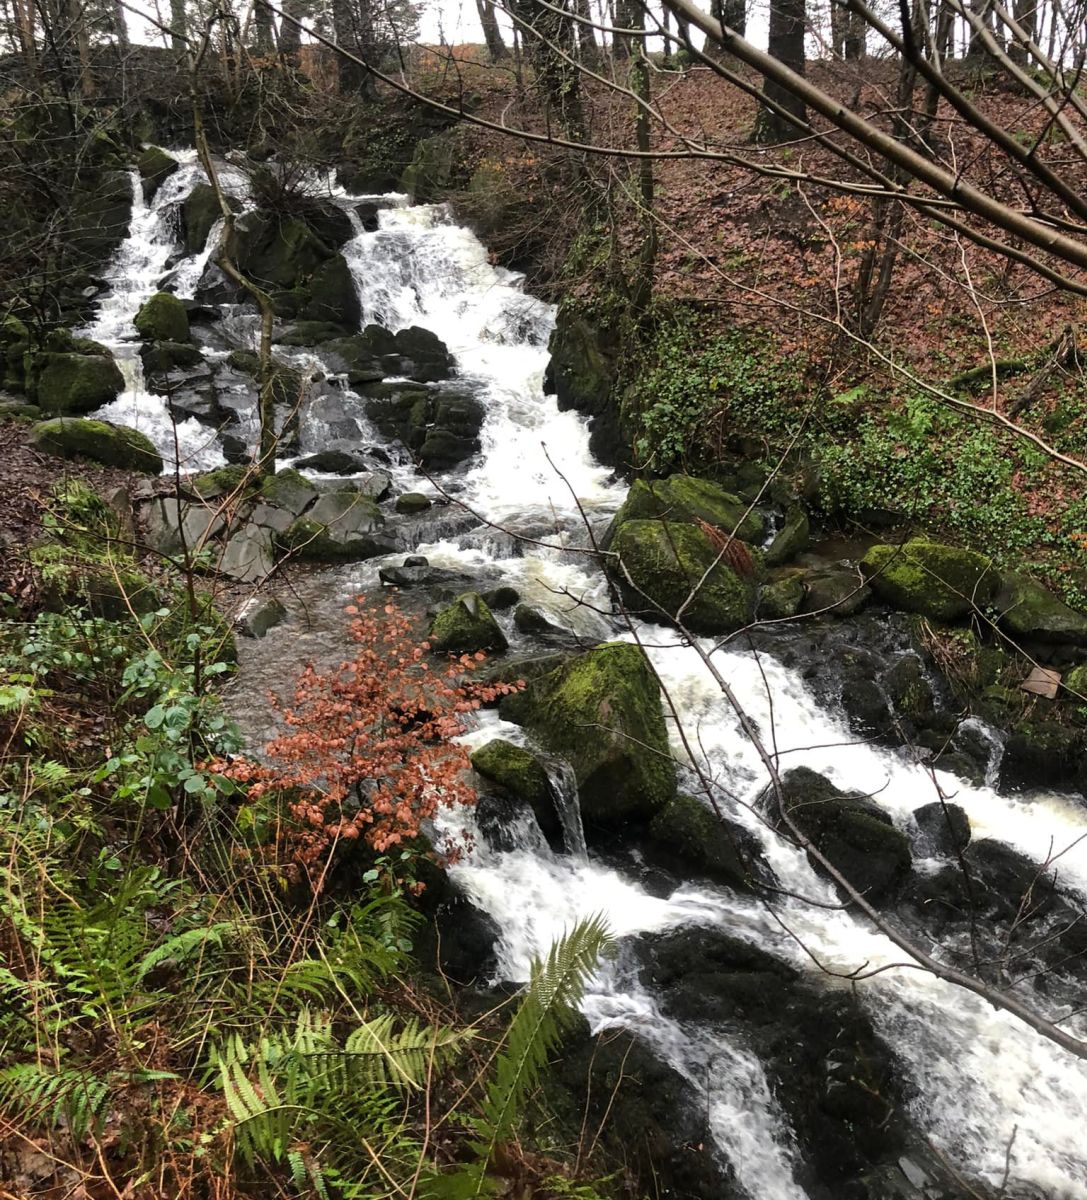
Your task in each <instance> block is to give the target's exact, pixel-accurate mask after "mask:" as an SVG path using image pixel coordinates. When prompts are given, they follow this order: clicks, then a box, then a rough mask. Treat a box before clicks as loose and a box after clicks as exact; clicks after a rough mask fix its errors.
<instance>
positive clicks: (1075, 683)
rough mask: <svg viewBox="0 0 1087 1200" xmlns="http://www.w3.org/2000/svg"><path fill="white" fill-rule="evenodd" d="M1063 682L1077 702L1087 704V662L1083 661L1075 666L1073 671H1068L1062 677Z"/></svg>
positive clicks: (1066, 689)
mask: <svg viewBox="0 0 1087 1200" xmlns="http://www.w3.org/2000/svg"><path fill="white" fill-rule="evenodd" d="M1061 684H1062V685H1063V687H1064V689H1065V691H1066V692H1067V693H1068V694H1069V695H1070V696H1072V697H1073V698H1074V699H1075V700H1076V702H1077V703H1079V704H1087V663H1081V664H1080V665H1079V666H1078V667H1073V668H1072V669H1071V671H1066V672H1065V674H1064V676H1063V677H1062V679H1061ZM1080 697H1083V699H1080Z"/></svg>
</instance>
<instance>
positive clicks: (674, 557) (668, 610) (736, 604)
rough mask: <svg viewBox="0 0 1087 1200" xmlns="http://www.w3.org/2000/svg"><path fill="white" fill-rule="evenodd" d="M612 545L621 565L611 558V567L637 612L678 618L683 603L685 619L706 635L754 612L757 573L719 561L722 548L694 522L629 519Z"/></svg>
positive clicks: (725, 629)
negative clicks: (743, 572)
mask: <svg viewBox="0 0 1087 1200" xmlns="http://www.w3.org/2000/svg"><path fill="white" fill-rule="evenodd" d="M611 549H612V551H613V552H614V553H615V554H616V555H618V557H619V562H621V564H622V569H620V567H619V565H618V563H616V562H615V561H614V560H609V564H608V570H609V573H610V574H611V577H612V578H613V579H614V580H615V582H616V583H617V584H618V587H619V590H620V592H621V594H622V597H623V601H624V603H625V604H626V605H627V607H628V608H629V609H630V610H631V611H632V612H636V613H640V614H643V615H646V616H647V617H649V618H650V619H652V620H656V621H661V620H665V619H669V618H672V619H674V618H675V616H676V614H677V613H678V612H679V610H680V609H681V608H683V613H682V617H681V620H682V622H683V624H684V625H685V626H686V627H687V628H689V629H691V630H693V631H694V632H695V633H707V634H714V633H727V632H729V631H731V630H734V629H739V628H741V627H742V626H744V625H746V624H748V623H749V622H750V621H751V619H752V617H753V615H754V606H755V594H756V577H755V576H752V577H750V578H749V577H741V576H740V575H738V574H737V573H736V572H735V571H734V570H733V569H732V568H731V567H730V566H728V565H727V564H726V563H724V562H717V558H718V551H717V549H716V548H715V546H714V545H713V543H712V542H711V541H710V540H709V538H708V537H707V536H706V535H705V534H704V533H703V532H702V531H701V530H700V529H698V528H697V527H695V526H694V525H673V524H671V523H666V522H664V521H627V522H625V523H624V524H623V525H622V526H621V527H620V529H619V532H618V533H617V534H616V535H615V538H614V539H613V541H612V543H611ZM756 561H757V560H756ZM756 574H757V568H756ZM628 575H629V577H630V582H628V580H627V576H628ZM696 588H697V591H696V592H695V596H694V599H693V600H691V602H690V603H689V604H687V600H688V597H690V595H691V593H692V591H695V589H696ZM647 598H648V602H647ZM649 602H651V603H649ZM654 605H656V606H659V607H653V606H654ZM684 605H686V607H683V606H684ZM662 609H663V613H662V612H661V611H660V610H662Z"/></svg>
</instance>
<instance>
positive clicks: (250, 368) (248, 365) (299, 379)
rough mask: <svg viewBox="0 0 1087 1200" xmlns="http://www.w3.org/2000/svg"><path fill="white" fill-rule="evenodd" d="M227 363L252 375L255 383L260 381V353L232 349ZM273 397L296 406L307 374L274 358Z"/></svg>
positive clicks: (303, 390)
mask: <svg viewBox="0 0 1087 1200" xmlns="http://www.w3.org/2000/svg"><path fill="white" fill-rule="evenodd" d="M226 361H227V365H228V366H231V367H233V368H234V369H235V370H236V371H243V372H244V373H245V374H246V375H251V376H252V377H253V381H254V382H255V383H259V382H260V355H259V354H257V353H256V351H254V350H232V351H231V352H230V353H229V354H228V355H227V359H226ZM271 388H272V399H273V401H274V402H275V403H276V404H282V405H286V406H287V407H289V408H292V409H293V408H294V407H296V406H297V405H298V404H299V403H300V402H301V400H302V398H303V395H304V393H305V389H306V379H305V376H304V375H303V374H302V372H301V371H299V370H298V369H297V368H295V367H292V366H290V365H289V364H288V363H285V362H283V361H282V359H278V358H275V357H273V358H272V378H271Z"/></svg>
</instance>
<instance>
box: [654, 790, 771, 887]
mask: <svg viewBox="0 0 1087 1200" xmlns="http://www.w3.org/2000/svg"><path fill="white" fill-rule="evenodd" d="M649 836H650V837H651V838H652V839H653V840H654V841H655V842H657V843H658V844H659V845H661V846H663V847H664V848H665V849H667V850H669V851H670V852H671V853H673V854H676V855H678V856H679V857H680V858H682V859H684V860H685V861H687V862H689V863H691V864H692V865H694V866H695V867H697V868H698V869H699V870H701V871H704V872H705V873H706V874H707V875H708V876H709V877H710V878H711V879H716V880H717V881H719V882H721V883H724V884H727V885H729V886H730V887H737V888H743V889H745V890H746V889H749V888H750V887H751V885H752V878H751V873H750V871H749V870H748V866H747V862H746V859H745V856H744V854H743V852H742V849H741V847H740V844H739V843H738V841H737V840H736V838H735V836H734V835H733V832H732V831H731V830H730V829H729V827H728V826H727V825H726V824H725V823H724V822H723V821H722V820H721V819H720V817H718V816H717V815H716V813H713V812H711V811H710V809H709V808H707V807H706V805H704V804H702V803H701V802H700V801H698V800H696V799H695V798H694V797H693V796H687V795H684V794H683V793H680V794H679V795H678V796H676V797H675V798H674V799H673V800H670V801H669V802H668V803H667V804H666V805H665V806H664V808H662V809H661V811H660V812H659V813H657V815H656V816H655V817H654V818H653V820H652V821H651V822H650V825H649Z"/></svg>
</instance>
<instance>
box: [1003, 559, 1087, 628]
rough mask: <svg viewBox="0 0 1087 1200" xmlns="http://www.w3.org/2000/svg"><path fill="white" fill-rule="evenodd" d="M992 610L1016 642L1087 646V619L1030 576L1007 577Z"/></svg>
mask: <svg viewBox="0 0 1087 1200" xmlns="http://www.w3.org/2000/svg"><path fill="white" fill-rule="evenodd" d="M993 606H994V607H995V608H996V610H997V612H998V613H999V614H1000V616H999V621H1000V627H1001V628H1002V629H1004V630H1006V631H1007V632H1008V633H1010V634H1011V635H1012V637H1014V638H1022V639H1027V640H1029V641H1037V642H1057V643H1060V644H1064V645H1071V646H1087V616H1084V615H1083V614H1082V613H1078V612H1076V611H1075V610H1074V609H1072V608H1069V607H1068V605H1067V604H1065V603H1064V602H1063V601H1061V600H1058V599H1057V597H1056V596H1054V595H1053V593H1052V592H1051V591H1049V590H1048V589H1047V588H1044V587H1042V585H1041V584H1040V583H1038V582H1037V581H1036V580H1034V579H1031V578H1030V576H1029V575H1019V574H1015V573H1009V574H1006V575H1005V576H1004V578H1003V581H1002V585H1001V588H1000V591H999V592H998V593H997V595H996V597H995V599H994V601H993Z"/></svg>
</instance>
